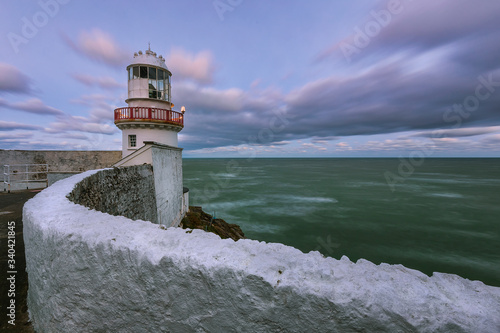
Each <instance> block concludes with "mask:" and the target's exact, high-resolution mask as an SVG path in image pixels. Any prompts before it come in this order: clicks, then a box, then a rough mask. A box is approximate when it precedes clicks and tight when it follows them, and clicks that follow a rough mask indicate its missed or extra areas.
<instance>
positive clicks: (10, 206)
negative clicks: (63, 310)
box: [0, 191, 39, 333]
mask: <svg viewBox="0 0 500 333" xmlns="http://www.w3.org/2000/svg"><path fill="white" fill-rule="evenodd" d="M37 192H39V191H13V192H11V193H7V192H0V300H1V301H0V306H1V310H0V316H1V317H0V318H1V319H0V332H19V333H27V332H29V333H33V332H34V331H33V328H32V326H31V324H30V323H29V322H28V313H27V310H28V309H27V306H26V294H27V292H28V275H27V274H26V258H25V255H24V241H23V221H22V218H23V206H24V203H25V202H26V201H28V200H29V199H31V198H32V197H34V196H35V194H37ZM9 222H15V231H16V243H15V250H16V253H15V261H16V263H15V265H16V267H15V269H16V271H17V274H15V281H16V292H15V294H16V319H15V324H16V325H15V326H12V325H10V324H9V323H8V322H7V320H9V318H8V317H7V306H8V304H9V301H10V298H9V296H8V290H9V281H8V280H7V277H8V276H9V275H10V274H7V271H8V270H9V269H8V267H7V259H8V257H7V254H8V252H7V251H8V247H7V245H8V244H7V243H8V242H7V236H8V235H7V232H8V223H9ZM11 224H12V223H11Z"/></svg>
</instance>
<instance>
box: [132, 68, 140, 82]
mask: <svg viewBox="0 0 500 333" xmlns="http://www.w3.org/2000/svg"><path fill="white" fill-rule="evenodd" d="M131 70H132V78H134V79H138V78H139V66H135V67H132V68H131Z"/></svg>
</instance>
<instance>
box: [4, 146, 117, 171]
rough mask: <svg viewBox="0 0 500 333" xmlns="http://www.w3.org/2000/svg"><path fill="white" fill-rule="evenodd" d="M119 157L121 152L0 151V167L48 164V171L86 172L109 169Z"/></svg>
mask: <svg viewBox="0 0 500 333" xmlns="http://www.w3.org/2000/svg"><path fill="white" fill-rule="evenodd" d="M121 156H122V152H121V151H78V150H1V149H0V165H4V164H48V165H49V171H87V170H94V169H101V168H107V167H110V166H112V165H113V164H114V163H116V162H117V161H119V160H120V159H121Z"/></svg>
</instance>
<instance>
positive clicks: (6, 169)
mask: <svg viewBox="0 0 500 333" xmlns="http://www.w3.org/2000/svg"><path fill="white" fill-rule="evenodd" d="M31 167H44V169H45V170H40V171H29V169H30V168H31ZM19 168H23V169H24V170H25V171H20V170H18V169H19ZM14 169H16V170H14ZM41 173H42V174H45V175H46V177H45V179H30V177H29V175H31V174H41ZM48 173H49V165H48V164H5V165H4V166H3V183H4V184H5V185H6V186H7V188H4V191H5V190H7V189H8V191H9V193H10V187H11V185H12V184H14V183H26V189H28V184H29V183H39V182H45V184H46V186H48ZM19 175H26V177H24V179H12V177H11V176H19Z"/></svg>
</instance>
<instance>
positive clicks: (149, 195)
mask: <svg viewBox="0 0 500 333" xmlns="http://www.w3.org/2000/svg"><path fill="white" fill-rule="evenodd" d="M68 198H69V199H70V200H71V201H73V202H74V203H77V204H80V205H83V206H85V207H88V208H90V209H95V210H97V211H100V212H103V213H108V214H111V215H115V216H118V215H120V216H125V217H128V218H130V219H132V220H145V221H151V222H153V223H156V221H157V210H156V198H155V186H154V180H153V167H152V166H151V165H149V164H145V165H137V166H131V167H124V168H113V169H106V170H102V171H99V172H97V173H95V174H93V175H92V176H90V177H87V178H85V179H84V180H82V181H81V182H79V183H78V184H76V186H75V188H74V189H73V191H71V193H70V194H69V195H68Z"/></svg>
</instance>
